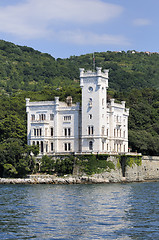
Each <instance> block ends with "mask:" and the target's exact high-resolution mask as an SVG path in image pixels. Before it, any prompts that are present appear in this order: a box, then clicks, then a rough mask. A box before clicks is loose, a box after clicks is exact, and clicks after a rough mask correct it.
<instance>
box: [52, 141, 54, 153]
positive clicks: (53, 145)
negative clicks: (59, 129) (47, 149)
mask: <svg viewBox="0 0 159 240" xmlns="http://www.w3.org/2000/svg"><path fill="white" fill-rule="evenodd" d="M53 150H54V145H53V142H52V143H51V152H53Z"/></svg>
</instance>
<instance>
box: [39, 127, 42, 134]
mask: <svg viewBox="0 0 159 240" xmlns="http://www.w3.org/2000/svg"><path fill="white" fill-rule="evenodd" d="M39 134H40V136H41V135H42V130H41V128H40V129H39Z"/></svg>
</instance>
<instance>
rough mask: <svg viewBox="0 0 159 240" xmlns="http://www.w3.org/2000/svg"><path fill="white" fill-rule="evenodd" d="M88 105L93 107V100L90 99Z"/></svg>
mask: <svg viewBox="0 0 159 240" xmlns="http://www.w3.org/2000/svg"><path fill="white" fill-rule="evenodd" d="M88 105H89V107H92V98H89V102H88Z"/></svg>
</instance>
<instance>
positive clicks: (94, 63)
mask: <svg viewBox="0 0 159 240" xmlns="http://www.w3.org/2000/svg"><path fill="white" fill-rule="evenodd" d="M95 67H96V62H95V56H94V53H93V72H95Z"/></svg>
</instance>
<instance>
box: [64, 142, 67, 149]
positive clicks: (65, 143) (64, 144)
mask: <svg viewBox="0 0 159 240" xmlns="http://www.w3.org/2000/svg"><path fill="white" fill-rule="evenodd" d="M64 146H65V151H67V143H65V144H64Z"/></svg>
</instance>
